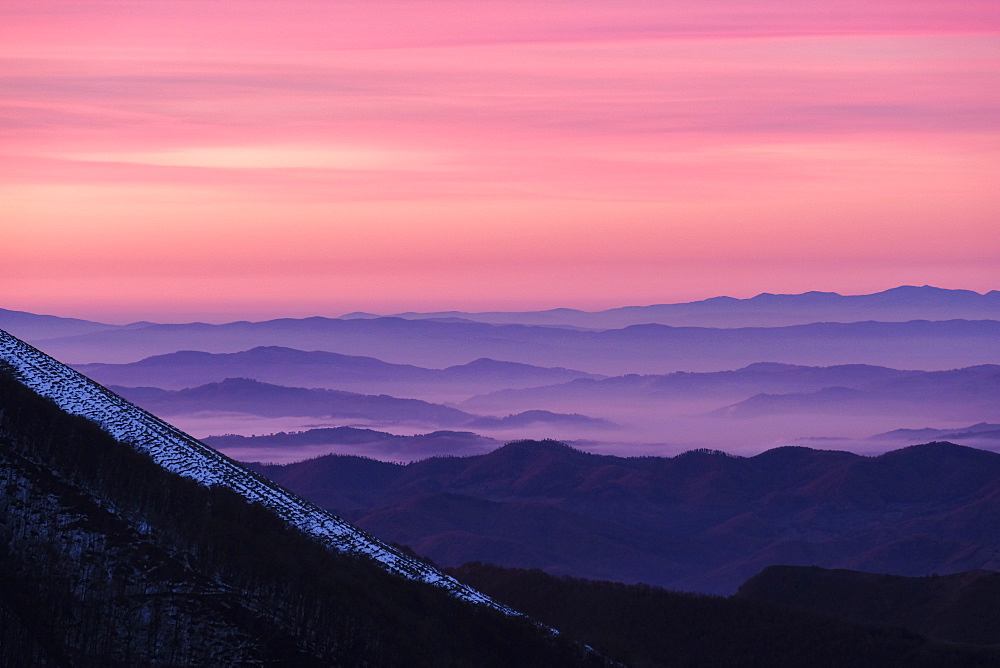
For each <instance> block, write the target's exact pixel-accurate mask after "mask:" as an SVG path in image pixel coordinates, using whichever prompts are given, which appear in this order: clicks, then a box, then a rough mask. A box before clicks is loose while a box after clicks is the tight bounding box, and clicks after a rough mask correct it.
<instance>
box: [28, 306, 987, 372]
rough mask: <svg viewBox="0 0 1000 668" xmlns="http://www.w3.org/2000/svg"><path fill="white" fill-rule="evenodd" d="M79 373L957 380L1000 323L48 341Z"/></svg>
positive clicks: (300, 328)
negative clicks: (296, 361) (283, 351)
mask: <svg viewBox="0 0 1000 668" xmlns="http://www.w3.org/2000/svg"><path fill="white" fill-rule="evenodd" d="M38 345H39V346H40V347H41V348H43V349H44V350H46V351H47V352H49V353H50V354H54V355H57V356H59V357H62V358H64V359H68V360H70V361H72V362H74V363H86V362H96V361H100V362H108V363H110V362H115V363H118V362H132V361H136V360H139V359H142V358H144V357H148V356H150V355H157V354H163V353H171V352H176V351H178V350H201V351H206V352H216V353H221V352H237V351H242V350H248V349H251V348H254V347H257V346H285V347H293V348H299V349H308V350H326V351H331V352H337V353H340V354H345V355H354V356H371V357H377V358H378V359H381V360H384V361H387V362H391V363H394V364H414V365H418V366H424V367H446V366H452V365H461V364H466V363H468V362H469V361H471V360H476V359H479V358H484V357H486V358H490V359H495V360H508V361H512V362H520V363H523V364H532V365H537V366H544V367H566V368H572V369H580V370H582V371H585V372H587V373H594V374H602V375H620V374H623V373H636V372H641V373H668V372H671V371H677V370H691V371H699V370H700V371H716V370H723V369H732V368H736V367H739V366H745V365H747V364H752V363H754V362H759V361H762V360H768V361H773V362H784V363H790V364H808V365H822V366H826V365H833V364H855V363H864V364H875V365H881V366H892V367H897V368H916V369H947V368H954V367H957V366H971V365H973V364H986V363H996V362H998V361H1000V322H998V321H993V320H980V321H967V320H950V321H943V322H928V321H912V322H902V323H896V322H888V323H884V322H859V323H847V324H841V323H817V324H811V325H796V326H791V327H774V328H739V329H709V328H698V327H689V328H684V327H681V328H678V327H668V326H666V325H655V324H654V325H635V326H631V327H626V328H624V329H613V330H607V331H584V330H571V329H564V328H556V327H533V326H525V325H489V324H484V323H474V322H438V321H434V320H404V319H401V318H379V319H375V320H331V319H326V318H306V319H304V320H272V321H267V322H261V323H231V324H227V325H200V324H196V325H150V326H147V327H142V328H137V329H116V330H110V331H99V332H94V333H90V334H82V335H78V336H71V337H62V338H58V339H49V340H46V341H41V342H38Z"/></svg>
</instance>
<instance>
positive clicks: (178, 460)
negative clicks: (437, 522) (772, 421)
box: [0, 332, 604, 666]
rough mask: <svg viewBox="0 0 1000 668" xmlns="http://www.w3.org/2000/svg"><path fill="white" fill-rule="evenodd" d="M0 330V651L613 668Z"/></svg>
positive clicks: (22, 661) (20, 661) (107, 661)
mask: <svg viewBox="0 0 1000 668" xmlns="http://www.w3.org/2000/svg"><path fill="white" fill-rule="evenodd" d="M0 344H2V345H0V488H2V493H0V519H2V521H0V546H2V549H0V564H2V568H0V582H2V585H3V586H0V638H2V639H3V642H2V643H0V664H2V665H11V666H14V665H17V666H21V665H49V664H52V665H154V664H162V665H241V664H243V665H253V664H280V665H296V666H320V665H322V666H328V665H427V666H437V665H454V666H465V665H480V664H482V665H495V666H508V665H527V664H536V665H563V662H566V663H565V665H602V664H603V663H604V660H603V659H601V658H600V657H598V656H597V655H595V654H594V653H593V652H591V651H588V650H586V649H584V648H582V647H580V646H576V645H573V644H571V643H569V642H567V641H565V640H563V639H562V638H561V637H560V636H558V635H554V634H553V633H552V632H551V631H550V630H549V629H548V628H547V627H544V626H542V625H539V624H537V623H536V622H533V621H531V620H529V619H527V618H525V617H523V616H521V615H518V614H517V613H514V612H513V611H512V610H510V609H509V608H506V607H505V606H503V605H500V604H496V603H494V602H492V601H491V600H490V599H488V598H487V597H485V596H483V595H482V594H481V593H479V592H475V591H474V590H472V589H470V588H468V587H467V586H465V585H461V584H460V583H458V582H457V581H454V580H453V579H451V578H448V577H447V576H445V575H444V574H442V573H440V572H439V571H437V570H435V569H434V568H433V567H431V566H429V565H427V564H425V563H423V562H420V561H418V560H414V559H412V558H410V557H407V556H406V555H405V554H403V553H402V552H400V551H399V550H396V549H394V548H391V547H389V546H387V545H385V544H383V543H380V542H379V541H378V540H376V539H374V538H372V537H371V536H369V535H367V534H365V533H363V532H361V531H358V530H357V529H355V528H352V527H350V526H349V525H347V524H346V523H344V522H343V521H342V520H340V519H339V518H336V517H334V516H332V515H330V514H329V513H326V512H324V511H322V510H320V509H319V508H317V507H316V506H314V505H312V504H309V503H308V502H306V501H304V500H302V499H298V498H297V497H294V495H292V494H290V493H289V492H287V491H285V490H282V489H280V488H278V487H276V486H274V485H273V484H272V483H270V482H268V481H266V480H264V479H262V478H259V477H257V476H255V475H254V474H252V473H251V472H250V471H247V470H245V469H242V468H240V467H239V466H237V465H235V464H234V463H233V462H231V461H229V460H226V459H225V458H224V457H222V456H221V455H219V454H218V453H215V452H214V451H212V450H210V449H208V448H206V447H205V446H204V445H202V444H199V443H198V442H196V441H194V440H193V439H190V437H187V436H186V435H184V434H182V433H180V432H178V431H176V430H173V429H172V428H170V426H169V425H166V424H165V423H162V422H160V421H158V420H157V419H156V418H154V417H152V416H150V415H148V414H146V413H143V412H142V411H140V410H139V409H137V408H135V407H134V406H130V405H128V404H127V403H125V402H124V401H122V400H121V399H120V398H118V397H115V396H114V395H112V394H111V393H109V392H107V391H106V390H104V389H103V388H101V387H100V386H97V385H95V384H92V383H90V382H89V381H87V380H86V379H84V378H82V377H79V376H78V375H76V374H74V373H73V372H72V371H71V370H69V369H68V368H66V367H64V366H62V365H60V364H58V363H57V362H55V361H54V360H51V359H49V358H46V357H45V356H43V355H41V354H40V353H38V352H37V351H35V350H33V349H31V348H30V347H28V346H24V345H23V344H21V343H20V342H18V341H16V340H15V339H12V338H11V337H8V336H7V334H6V333H3V332H0Z"/></svg>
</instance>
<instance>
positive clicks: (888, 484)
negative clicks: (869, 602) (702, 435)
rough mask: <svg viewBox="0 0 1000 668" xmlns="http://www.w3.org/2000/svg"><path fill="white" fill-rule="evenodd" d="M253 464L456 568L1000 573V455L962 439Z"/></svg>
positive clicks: (699, 578)
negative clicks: (868, 452) (884, 446)
mask: <svg viewBox="0 0 1000 668" xmlns="http://www.w3.org/2000/svg"><path fill="white" fill-rule="evenodd" d="M342 467H343V468H344V470H351V471H352V473H351V475H350V476H345V475H341V474H338V473H336V472H337V471H338V470H339V469H341V468H342ZM254 468H255V469H256V470H258V471H260V472H261V473H263V474H264V475H266V476H268V477H269V478H271V479H273V480H276V481H278V482H280V483H282V484H287V485H289V486H290V487H291V488H292V489H296V490H297V491H299V492H300V493H302V494H304V495H307V496H309V497H310V498H313V499H316V500H317V502H320V503H322V504H323V505H324V506H325V507H328V508H331V509H333V510H335V511H337V512H339V513H341V514H343V515H344V516H346V517H349V518H350V519H352V520H353V521H355V522H357V523H358V524H359V525H360V526H363V527H365V528H367V529H369V530H371V531H374V532H376V533H378V534H379V535H383V536H386V537H387V538H389V539H390V540H394V541H396V542H400V543H404V544H407V545H410V546H411V547H413V548H414V549H416V550H417V551H418V552H420V553H422V554H426V555H428V556H429V557H431V558H432V559H434V560H435V561H437V562H438V563H442V564H444V565H446V566H456V565H458V564H460V563H463V562H465V561H473V560H478V561H489V562H493V563H499V564H502V565H507V566H516V567H538V568H543V569H545V570H548V571H549V572H552V573H557V574H570V575H575V576H578V577H588V578H595V579H605V580H619V581H623V582H646V583H649V584H656V585H660V586H667V587H673V588H679V589H687V590H694V591H703V592H709V593H731V592H732V591H734V590H735V588H736V587H737V586H738V585H739V584H740V583H742V582H743V581H744V580H746V579H747V578H748V577H750V576H751V575H753V574H755V573H757V572H758V571H760V570H761V569H762V568H764V567H765V566H769V565H771V564H775V563H786V564H801V565H810V564H818V565H821V566H825V567H831V568H854V569H862V570H872V571H883V572H893V573H898V574H901V575H924V574H927V573H931V572H939V573H949V572H956V571H961V570H972V569H977V568H998V567H1000V558H998V555H1000V454H995V453H991V452H985V451H980V450H975V449H972V448H966V447H962V446H957V445H953V444H948V443H931V444H925V445H920V446H913V447H910V448H905V449H903V450H897V451H894V452H890V453H887V454H885V455H882V456H879V457H862V456H859V455H854V454H850V453H847V452H834V451H823V450H811V449H808V448H797V447H796V448H792V447H785V448H778V449H775V450H770V451H767V452H764V453H762V454H760V455H757V456H754V457H746V458H744V457H733V456H728V455H725V454H723V453H718V452H689V453H686V454H684V455H680V456H677V457H673V458H656V457H642V458H621V457H611V456H604V455H592V454H587V453H584V452H580V451H577V450H573V449H571V448H569V447H567V446H564V445H561V444H558V443H555V442H541V443H539V442H517V443H511V444H509V445H506V446H504V447H502V448H500V449H499V450H496V451H494V452H491V453H489V454H486V455H481V456H475V457H463V458H455V457H452V458H441V459H430V460H425V461H422V462H415V463H412V464H409V465H407V466H399V465H392V464H385V463H382V462H366V461H364V460H359V459H355V458H350V457H324V458H319V459H315V460H310V461H306V462H299V463H295V464H289V465H286V466H262V465H254ZM367 469H371V473H366V472H365V471H366V470H367ZM327 476H330V478H329V480H330V482H325V479H326V477H327ZM306 480H308V484H304V482H303V481H306ZM352 481H356V482H352Z"/></svg>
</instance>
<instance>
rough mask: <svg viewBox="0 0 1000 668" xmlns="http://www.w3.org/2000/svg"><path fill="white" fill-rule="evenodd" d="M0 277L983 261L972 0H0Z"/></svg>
mask: <svg viewBox="0 0 1000 668" xmlns="http://www.w3.org/2000/svg"><path fill="white" fill-rule="evenodd" d="M0 58H2V68H0V78H2V86H0V91H2V92H0V202H2V207H3V209H2V212H3V216H2V219H0V220H2V223H0V224H2V226H3V231H2V235H0V250H2V258H0V259H2V262H0V307H2V308H12V309H19V310H27V311H33V312H39V313H56V314H59V315H73V316H78V317H87V318H93V319H103V320H108V321H128V320H136V319H140V318H147V319H154V320H160V321H169V320H190V319H203V320H210V321H222V320H227V319H235V318H247V319H260V318H265V317H276V316H300V315H315V314H322V315H338V314H341V313H345V312H349V311H354V310H364V311H372V312H380V313H391V312H398V311H404V310H441V309H464V310H487V309H534V308H551V307H556V306H569V307H577V308H586V309H597V308H607V307H612V306H620V305H625V304H648V303H662V302H673V301H686V300H691V299H700V298H705V297H710V296H715V295H718V294H729V295H732V296H737V297H747V296H752V295H753V294H756V293H758V292H762V291H770V292H802V291H806V290H814V289H816V290H835V291H838V292H842V293H860V292H874V291H877V290H881V289H885V288H889V287H893V286H896V285H901V284H921V285H922V284H925V283H929V284H932V285H938V286H941V287H956V288H958V287H961V288H968V289H973V290H978V291H981V292H983V291H987V290H990V289H998V288H1000V282H998V280H997V277H998V276H1000V218H998V214H1000V194H998V193H1000V141H998V140H1000V3H997V2H996V1H995V0H983V1H979V2H972V1H964V0H957V1H949V2H943V1H933V2H932V1H921V0H905V1H900V0H888V1H885V2H878V3H873V2H869V1H868V0H865V1H864V2H861V1H857V2H813V1H810V0H803V1H800V2H787V1H780V2H779V1H777V0H766V1H760V0H755V1H753V2H750V1H736V0H719V1H714V2H703V1H702V2H695V1H694V0H684V1H676V2H669V1H664V0H657V1H651V0H626V1H624V2H616V3H608V2H588V1H580V0H577V1H574V2H566V1H564V0H544V1H538V0H535V1H532V2H520V1H517V0H503V1H490V2H479V1H477V0H463V1H460V0H444V1H436V0H430V1H423V0H405V1H385V0H369V1H367V2H334V1H322V0H305V1H303V0H280V1H278V0H259V1H245V0H227V1H225V2H223V1H221V0H198V1H195V0H174V1H170V2H167V1H162V0H161V1H149V0H144V1H131V2H122V1H121V0H115V1H113V2H101V1H94V2H75V1H72V0H67V1H63V2H57V3H56V2H53V3H49V2H38V1H37V0H5V2H3V3H2V4H0Z"/></svg>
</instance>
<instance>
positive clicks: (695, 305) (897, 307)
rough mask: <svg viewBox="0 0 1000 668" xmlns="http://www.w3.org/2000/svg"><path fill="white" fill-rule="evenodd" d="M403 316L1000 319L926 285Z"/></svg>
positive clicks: (992, 298) (613, 322) (971, 296)
mask: <svg viewBox="0 0 1000 668" xmlns="http://www.w3.org/2000/svg"><path fill="white" fill-rule="evenodd" d="M342 317H343V318H377V317H380V316H377V315H374V314H371V313H351V314H348V315H345V316H342ZM393 317H398V318H407V319H463V320H472V321H475V322H488V323H493V324H509V323H519V324H528V325H546V326H571V327H583V328H589V329H618V328H621V327H628V326H630V325H643V324H649V323H658V324H662V325H674V326H679V327H782V326H787V325H804V324H808V323H811V322H857V321H860V320H879V321H883V322H903V321H907V320H957V319H962V320H983V319H989V320H996V319H1000V291H997V290H992V291H990V292H988V293H986V294H980V293H978V292H973V291H971V290H945V289H942V288H935V287H931V286H929V285H925V286H923V287H915V286H902V287H898V288H892V289H890V290H885V291H883V292H876V293H874V294H869V295H840V294H837V293H836V292H806V293H803V294H795V295H788V294H770V293H766V292H765V293H763V294H759V295H757V296H756V297H751V298H749V299H734V298H732V297H713V298H711V299H705V300H701V301H696V302H688V303H684V304H656V305H653V306H626V307H623V308H613V309H608V310H606V311H597V312H588V311H579V310H576V309H567V308H559V309H551V310H547V311H528V312H499V311H494V312H487V313H466V312H463V311H441V312H436V313H413V312H409V313H397V314H394V316H393Z"/></svg>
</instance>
